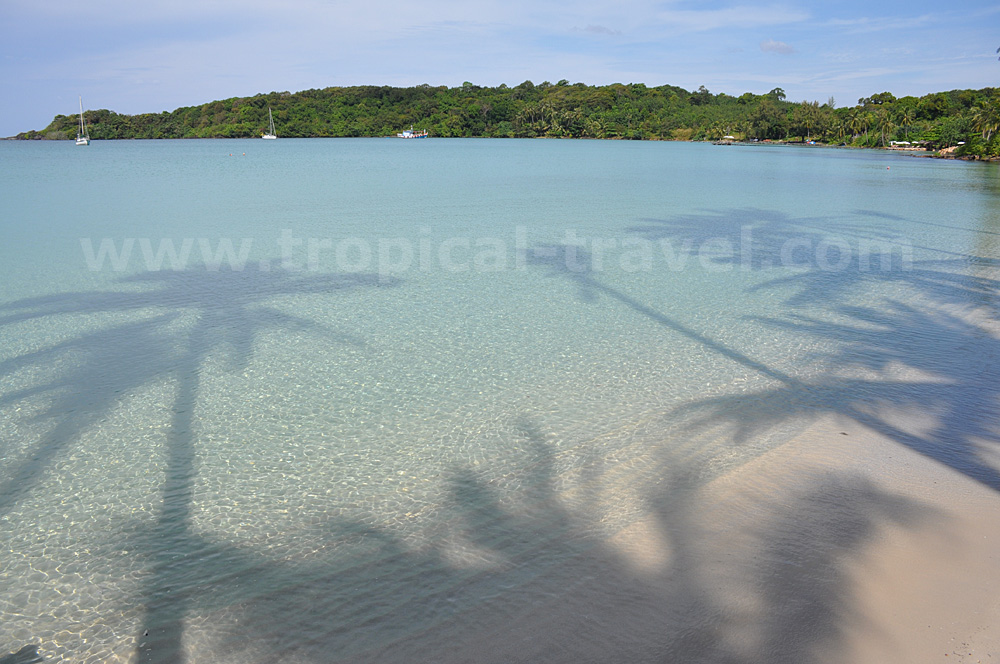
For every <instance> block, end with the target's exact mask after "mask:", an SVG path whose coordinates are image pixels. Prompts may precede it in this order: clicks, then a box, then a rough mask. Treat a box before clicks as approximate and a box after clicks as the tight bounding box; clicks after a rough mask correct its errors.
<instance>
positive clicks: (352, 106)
mask: <svg viewBox="0 0 1000 664" xmlns="http://www.w3.org/2000/svg"><path fill="white" fill-rule="evenodd" d="M268 108H271V109H272V112H273V113H274V121H275V125H276V126H277V133H278V135H279V136H280V137H282V138H296V137H351V136H391V135H394V134H395V133H396V132H397V131H400V130H401V129H405V128H409V127H410V126H413V127H414V128H415V129H418V130H420V129H426V130H428V131H429V132H430V135H431V136H436V137H508V138H535V137H550V138H604V139H632V140H718V139H722V138H724V137H732V138H733V139H735V140H777V141H792V142H799V141H816V142H819V143H831V144H843V145H852V146H861V147H885V146H888V145H890V144H891V143H892V142H893V141H897V142H899V141H908V142H911V143H916V142H920V143H923V144H926V145H927V146H928V147H931V148H944V147H949V146H956V145H959V146H960V149H959V152H960V153H965V154H968V155H978V156H983V157H995V156H997V155H1000V89H998V88H984V89H982V90H952V91H950V92H937V93H933V94H928V95H924V96H923V97H900V98H896V97H895V96H893V95H892V94H891V93H889V92H881V93H877V94H873V95H872V96H871V97H866V98H863V99H859V100H858V103H857V104H856V105H854V106H847V107H842V108H837V107H836V104H835V102H834V100H833V99H830V100H828V101H827V102H826V103H824V104H820V103H819V102H816V101H814V102H807V101H804V102H790V101H788V100H786V98H785V93H784V91H783V90H782V89H781V88H775V89H774V90H772V91H771V92H769V93H767V94H764V95H757V94H752V93H749V92H748V93H745V94H742V95H740V96H739V97H734V96H731V95H727V94H724V93H720V94H713V93H711V92H709V91H708V90H706V89H705V87H704V86H702V87H700V88H698V90H695V91H693V92H689V91H687V90H684V89H683V88H679V87H675V86H670V85H664V86H659V87H647V86H645V85H643V84H641V83H630V84H627V85H626V84H620V83H616V84H613V85H604V86H589V85H585V84H583V83H574V84H571V83H569V82H568V81H566V80H562V81H559V82H558V83H549V82H547V81H546V82H544V83H540V84H537V85H536V84H534V83H532V82H531V81H525V82H523V83H521V84H520V85H517V86H514V87H508V86H506V85H500V86H499V87H492V88H491V87H480V86H478V85H473V84H472V83H468V82H467V83H464V84H463V85H462V86H460V87H454V88H449V87H445V86H439V87H433V86H430V85H419V86H416V87H409V88H398V87H388V86H382V87H378V86H355V87H330V88H324V89H322V90H303V91H301V92H296V93H289V92H272V93H269V94H259V95H256V96H254V97H236V98H232V99H223V100H220V101H213V102H209V103H206V104H202V105H201V106H189V107H184V108H178V109H177V110H175V111H171V112H166V111H164V112H163V113H158V114H155V113H146V114H140V115H122V114H118V113H115V112H114V111H109V110H92V111H86V112H85V114H84V116H85V119H86V122H87V125H88V128H89V131H90V136H91V138H93V139H97V140H106V139H137V138H143V139H157V138H245V137H257V136H260V135H261V134H262V133H263V132H264V131H265V130H266V128H267V117H268V114H267V111H268ZM77 123H78V116H77V115H57V116H56V117H55V118H54V119H53V121H52V122H51V123H50V124H49V126H48V127H46V128H45V129H42V130H40V131H29V132H25V133H23V134H19V135H18V136H17V138H20V139H68V138H73V137H75V135H76V129H77Z"/></svg>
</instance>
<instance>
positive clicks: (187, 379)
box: [0, 269, 399, 662]
mask: <svg viewBox="0 0 1000 664" xmlns="http://www.w3.org/2000/svg"><path fill="white" fill-rule="evenodd" d="M120 283H122V284H123V285H125V286H126V287H130V286H136V285H137V286H139V287H140V288H141V290H138V291H134V290H133V291H125V290H123V291H100V292H90V293H88V292H82V293H63V294H56V295H50V296H45V297H39V298H30V299H24V300H20V301H16V302H13V303H9V304H6V305H4V306H3V307H2V308H0V312H2V314H0V315H2V317H0V325H12V324H17V323H20V322H24V321H31V320H37V319H48V320H53V319H56V318H57V317H59V316H65V315H76V314H85V315H103V314H106V315H111V316H115V317H117V316H120V315H123V314H130V315H135V316H142V315H144V314H147V312H149V313H153V316H152V317H147V318H143V319H141V320H140V321H139V322H134V323H124V324H116V325H112V326H110V327H107V328H105V329H102V330H100V331H97V332H93V333H88V334H84V335H81V336H79V337H77V338H74V339H71V340H69V341H66V342H63V343H59V344H55V345H53V346H51V347H48V348H45V349H42V350H38V351H33V352H31V353H26V354H23V355H21V356H17V357H14V358H11V359H8V360H6V361H5V362H4V363H3V364H2V365H0V371H2V372H4V373H8V372H29V371H32V370H40V368H41V367H44V366H46V365H51V364H55V365H57V366H58V365H60V364H62V365H66V364H68V365H69V366H68V367H67V368H65V369H62V370H61V371H57V372H56V377H55V378H53V379H51V380H48V381H46V382H44V383H37V384H34V385H30V386H29V387H24V388H22V389H19V390H14V391H11V392H8V393H6V394H3V395H0V404H4V405H10V404H15V403H34V402H37V401H39V400H48V401H49V407H48V408H47V409H46V410H44V411H43V412H41V413H40V414H39V415H37V416H35V418H34V419H35V420H36V421H39V422H40V421H42V420H54V421H55V424H54V425H53V426H52V427H51V428H50V430H49V431H48V432H47V433H46V434H44V435H42V436H41V440H40V442H39V443H38V444H37V445H36V446H35V447H34V449H32V450H29V451H28V452H27V453H25V454H23V455H22V460H21V461H20V462H19V463H16V464H14V465H13V466H12V467H11V468H10V469H9V470H6V471H5V473H4V479H3V482H2V484H0V510H2V511H7V510H9V509H10V508H11V507H12V506H13V505H14V504H16V503H17V502H19V501H20V500H21V499H22V498H23V497H24V496H26V495H27V494H28V493H30V492H31V490H32V489H33V488H34V487H35V486H36V485H37V484H38V483H39V481H40V480H41V479H42V478H43V477H44V474H45V472H46V470H47V468H48V467H49V466H50V465H51V463H52V461H53V460H54V459H55V458H56V457H57V456H58V455H59V454H60V453H62V452H63V451H65V450H66V449H67V448H69V447H70V446H71V445H72V444H73V443H74V442H75V441H77V440H78V439H79V438H80V436H81V435H82V434H83V433H84V432H85V431H86V430H87V429H88V428H89V427H91V426H92V425H93V424H95V423H96V422H98V421H100V420H102V419H104V418H105V417H107V416H108V415H109V414H110V413H111V411H112V410H113V409H114V408H115V407H116V406H117V405H118V403H119V402H120V401H121V399H123V398H124V397H126V396H128V395H130V394H133V393H135V392H136V391H137V390H139V389H141V388H143V387H146V386H149V385H151V384H153V383H154V382H157V381H162V380H164V379H167V380H172V381H174V382H175V384H176V392H175V396H174V400H173V407H172V420H171V422H170V426H169V429H168V433H167V440H166V450H165V456H166V460H167V463H166V470H165V477H164V484H163V487H162V496H163V501H162V508H161V511H160V514H159V516H158V518H157V523H156V525H155V527H154V528H153V530H154V531H155V533H156V535H155V537H150V538H146V540H145V543H146V544H147V545H149V546H150V551H151V553H150V555H151V559H152V561H153V562H152V568H153V571H152V573H151V574H150V576H149V580H148V584H147V587H146V589H145V599H144V606H145V609H146V617H145V620H144V624H143V628H142V631H141V633H142V634H143V635H144V636H143V638H144V639H145V642H144V643H146V645H145V646H142V647H140V648H139V650H138V651H137V657H138V658H139V659H148V658H149V655H150V653H151V652H152V650H151V647H152V645H151V644H155V647H156V659H157V660H158V661H164V662H167V661H169V662H183V661H184V656H183V651H182V637H183V624H184V619H185V617H186V615H187V613H188V605H189V600H190V598H188V597H185V596H183V595H180V594H177V593H173V592H171V590H170V587H171V585H172V584H173V581H172V579H174V572H173V571H172V565H173V564H174V563H175V562H176V560H177V557H178V556H179V555H180V556H183V555H186V554H185V552H188V551H189V550H190V549H191V546H192V544H191V540H192V539H196V538H193V534H192V533H191V531H190V510H191V501H192V490H193V482H194V479H195V475H196V470H195V467H194V459H195V456H196V440H195V435H194V431H195V421H194V411H195V407H196V404H197V402H198V400H199V398H200V396H201V395H200V391H201V389H200V372H201V370H202V368H203V365H204V362H205V361H206V359H208V358H209V357H211V356H214V355H217V354H219V353H224V354H225V356H226V357H227V358H228V364H229V366H230V367H231V368H232V369H240V368H242V367H244V366H246V364H247V363H248V361H249V360H250V358H251V356H252V353H253V344H254V341H255V339H256V338H257V337H258V336H259V335H261V334H262V333H264V332H266V331H270V330H287V329H292V330H300V331H303V332H306V333H309V334H312V335H317V336H319V337H320V338H322V339H324V340H325V341H327V342H330V343H338V344H344V343H347V344H355V345H360V344H362V342H361V341H360V340H358V339H357V338H355V337H353V336H352V335H349V334H345V333H342V332H339V331H336V330H333V329H330V328H329V327H327V326H326V325H322V324H319V323H316V322H314V321H311V320H309V319H305V318H302V317H299V316H295V315H291V314H288V313H285V312H283V311H281V310H279V309H277V308H274V307H272V306H269V305H268V300H270V299H272V298H276V297H280V296H303V295H329V294H336V293H339V292H347V291H351V290H357V289H362V288H365V289H367V288H375V287H391V286H395V285H398V283H399V282H398V280H386V279H384V278H380V277H379V276H377V275H370V274H302V273H291V272H287V271H283V270H260V269H246V270H220V271H211V270H197V269H193V270H184V271H164V272H151V273H145V274H139V275H135V276H132V277H126V278H124V279H121V280H120ZM3 314H5V315H3ZM182 319H186V321H187V322H188V324H187V325H186V326H184V325H175V324H173V323H175V322H178V321H182ZM195 548H198V547H195Z"/></svg>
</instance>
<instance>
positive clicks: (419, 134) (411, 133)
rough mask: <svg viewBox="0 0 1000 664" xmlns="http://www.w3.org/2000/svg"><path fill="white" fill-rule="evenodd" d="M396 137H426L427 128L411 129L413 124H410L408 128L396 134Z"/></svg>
mask: <svg viewBox="0 0 1000 664" xmlns="http://www.w3.org/2000/svg"><path fill="white" fill-rule="evenodd" d="M396 138H427V130H426V129H421V130H420V131H413V125H410V128H409V129H404V130H403V131H401V132H399V133H398V134H396Z"/></svg>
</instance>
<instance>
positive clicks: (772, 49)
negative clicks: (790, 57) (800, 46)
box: [760, 39, 795, 55]
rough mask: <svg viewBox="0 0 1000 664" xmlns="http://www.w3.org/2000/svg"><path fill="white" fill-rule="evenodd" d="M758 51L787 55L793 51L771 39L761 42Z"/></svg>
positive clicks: (780, 42)
mask: <svg viewBox="0 0 1000 664" xmlns="http://www.w3.org/2000/svg"><path fill="white" fill-rule="evenodd" d="M760 50H762V51H764V52H765V53H781V54H784V55H787V54H789V53H794V52H795V49H794V48H792V47H791V46H789V45H788V44H786V43H785V42H782V41H775V40H773V39H768V40H767V41H762V42H761V43H760Z"/></svg>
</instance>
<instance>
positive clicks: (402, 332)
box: [0, 137, 1000, 664]
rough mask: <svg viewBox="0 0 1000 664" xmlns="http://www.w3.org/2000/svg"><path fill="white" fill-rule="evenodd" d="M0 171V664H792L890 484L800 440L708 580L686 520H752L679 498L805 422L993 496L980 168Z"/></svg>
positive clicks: (680, 158) (513, 151)
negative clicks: (805, 460) (814, 464)
mask: <svg viewBox="0 0 1000 664" xmlns="http://www.w3.org/2000/svg"><path fill="white" fill-rule="evenodd" d="M0 173H2V177H0V238H2V243H0V588H2V591H0V660H2V661H4V662H6V661H8V660H6V659H4V655H5V653H20V654H19V655H16V656H17V657H20V659H11V660H9V661H12V662H21V661H25V662H26V661H45V662H87V663H96V662H162V663H164V664H166V663H171V664H173V663H180V662H188V663H192V664H194V663H200V662H212V663H213V664H218V663H223V662H240V663H242V664H248V663H257V662H260V663H265V662H267V663H275V662H282V663H285V662H287V663H292V662H295V663H299V662H514V661H519V662H615V661H630V662H643V661H650V662H652V661H754V660H753V657H752V656H751V655H753V654H754V653H757V654H767V653H774V652H781V653H783V655H782V656H783V657H790V658H791V659H781V658H779V659H776V660H772V661H810V660H809V658H808V657H807V656H806V653H807V651H808V649H809V648H812V647H813V646H815V645H816V642H814V641H811V640H810V639H812V636H809V634H815V633H818V634H819V636H818V637H817V638H820V637H822V638H826V637H829V636H830V633H829V631H823V629H827V630H828V629H829V627H828V625H829V624H830V623H831V622H836V620H838V619H841V618H842V617H843V615H844V614H845V613H846V611H845V610H843V606H845V605H846V603H848V598H845V597H843V596H842V595H841V594H838V593H843V592H847V590H846V589H845V588H844V587H843V586H845V585H846V584H842V583H840V581H839V580H840V579H842V578H843V577H842V573H841V572H839V571H838V565H839V561H841V560H842V559H843V558H844V556H845V555H846V554H845V550H847V549H849V548H850V547H852V546H857V547H860V546H862V545H863V544H862V541H861V540H863V539H864V538H863V537H862V536H861V535H859V533H863V532H867V531H866V530H865V528H866V527H870V526H871V523H872V522H873V521H874V520H876V519H878V518H882V517H880V516H879V515H880V514H884V513H885V510H882V511H880V510H879V509H876V506H873V505H872V503H873V502H878V505H881V506H883V507H884V506H885V505H888V504H890V503H891V501H890V500H889V498H886V497H882V498H878V500H877V501H876V498H875V497H873V496H874V493H873V491H872V490H870V487H868V488H866V486H867V485H864V484H863V481H862V480H860V479H858V478H856V477H844V476H843V473H839V471H838V468H840V466H841V464H842V461H843V459H842V458H840V457H839V456H838V454H836V453H835V452H834V451H833V450H830V451H829V453H828V454H827V456H825V457H824V454H826V452H825V451H824V449H823V448H822V446H821V445H820V444H819V443H817V445H819V447H817V448H816V449H815V450H814V453H815V454H816V455H818V457H819V458H821V459H825V462H824V463H825V469H824V471H823V473H821V474H817V475H813V476H810V477H808V478H801V479H802V481H803V484H804V486H803V487H801V491H802V492H803V493H801V495H802V496H804V497H803V499H802V500H800V501H792V500H789V501H787V504H782V505H779V506H777V507H775V506H772V507H775V509H779V508H780V510H782V513H783V514H784V515H785V516H787V518H784V519H772V520H770V521H768V523H767V524H764V525H760V530H759V531H757V532H758V535H759V538H758V539H759V541H760V542H761V543H762V544H761V546H760V547H759V548H758V549H756V550H755V553H753V555H748V556H745V557H744V558H743V559H741V560H740V561H739V564H740V565H743V566H744V572H745V573H743V574H740V575H735V574H723V573H716V572H717V571H718V570H719V569H722V567H725V566H726V565H730V567H731V565H732V564H734V561H732V560H730V558H731V557H732V556H734V555H736V554H735V553H734V550H733V549H728V548H726V547H724V546H721V545H711V546H710V545H705V544H704V541H707V540H704V537H703V536H704V534H705V532H706V531H707V530H711V529H712V528H713V527H714V526H713V524H714V523H716V522H717V521H718V520H719V519H721V520H722V521H725V522H727V523H731V522H733V521H737V522H741V521H746V522H747V523H753V522H754V518H755V516H756V515H758V513H759V509H758V507H759V506H758V504H757V503H756V502H754V501H752V500H750V499H749V498H747V499H745V500H744V499H741V498H739V495H738V493H737V494H736V496H735V497H734V498H733V499H732V500H730V501H729V502H727V503H725V506H724V507H718V506H716V507H714V508H713V509H712V510H702V509H700V504H699V496H700V495H702V492H703V491H704V490H705V488H706V487H710V486H718V485H719V484H720V483H725V482H734V481H736V480H735V479H734V478H738V480H739V482H741V483H743V484H742V485H749V486H753V487H754V491H755V493H754V495H757V496H759V495H769V494H770V493H772V492H777V491H778V490H779V489H781V488H782V487H775V486H770V485H769V484H768V483H769V482H772V480H771V479H770V478H769V477H764V476H757V475H755V474H754V473H755V471H754V470H753V468H755V461H757V460H759V459H761V458H764V457H766V456H767V455H773V454H778V453H780V451H781V448H782V446H784V445H786V444H788V443H789V441H794V440H800V441H801V440H802V436H804V435H807V434H808V432H809V431H810V430H811V427H814V426H815V425H816V423H817V422H819V421H822V418H824V417H831V416H832V417H836V418H840V419H841V420H844V421H853V422H855V423H857V424H858V425H859V426H861V427H864V428H865V429H866V430H870V431H873V432H876V433H878V434H879V435H880V436H882V437H884V438H886V439H888V440H889V441H891V443H892V444H893V445H895V446H897V447H898V449H899V450H900V452H901V453H902V452H904V451H905V452H906V453H907V454H910V453H912V454H916V455H919V457H920V458H924V459H928V460H930V462H932V463H933V464H935V465H936V466H937V467H940V468H941V472H942V474H943V476H944V475H946V474H955V473H957V474H958V475H959V476H961V477H962V478H965V479H967V480H969V481H971V482H974V483H976V484H978V485H982V486H985V487H987V488H990V489H992V490H1000V453H998V449H1000V447H998V446H1000V412H998V404H1000V381H998V380H997V378H996V377H997V376H998V375H1000V332H998V329H1000V326H998V321H1000V310H998V307H1000V270H998V267H1000V169H998V167H997V166H996V165H995V164H984V163H974V162H963V161H954V160H939V159H931V158H923V157H919V156H915V155H914V154H913V153H904V152H898V151H888V150H852V149H833V148H824V147H813V146H794V147H793V146H774V145H727V146H716V145H710V144H705V143H675V142H632V141H585V140H513V139H512V140H503V139H441V138H434V137H430V138H428V139H426V140H409V141H404V140H397V139H393V138H385V139H279V140H276V141H261V140H259V139H257V140H173V141H93V142H92V143H91V144H90V145H89V146H85V147H83V146H75V145H73V143H72V142H71V141H59V142H55V141H53V142H47V141H36V142H22V141H0ZM914 411H919V412H920V413H922V414H923V417H924V420H922V421H921V422H920V423H919V426H917V425H916V424H914V425H912V426H911V425H910V424H908V423H907V422H908V420H907V419H906V416H903V415H900V413H904V414H905V413H908V412H914ZM845 435H846V434H845ZM807 442H808V441H807ZM865 463H868V460H865ZM870 464H871V465H872V466H873V467H877V468H887V467H888V468H891V467H892V464H893V461H892V460H891V459H886V458H884V457H878V458H875V457H873V458H872V459H871V460H870ZM898 472H903V471H898ZM949 476H950V475H949ZM817 496H819V497H818V498H817ZM859 496H862V497H864V500H867V501H868V502H867V503H864V504H862V503H860V502H859V501H862V498H859ZM852 497H853V498H852ZM811 498H814V499H811ZM848 499H850V500H848ZM845 500H846V501H847V502H849V503H850V509H849V510H848V511H849V514H847V513H846V512H845V510H847V509H848V508H846V507H844V504H845ZM852 501H853V502H852ZM887 509H888V508H887ZM719 510H723V511H726V514H724V515H721V516H720V514H719ZM890 512H891V510H890ZM845 514H847V516H845ZM831 515H833V516H831ZM885 518H889V517H885ZM824 519H826V521H824ZM718 522H721V521H718ZM803 522H809V523H811V524H812V526H811V527H809V528H803V527H797V526H795V527H793V526H792V525H790V524H802V523H803ZM817 523H826V524H827V525H829V526H830V528H829V529H823V530H822V531H821V532H820V533H819V534H817V529H816V527H815V525H816V524H817ZM637 524H644V525H643V526H642V531H643V532H645V533H647V535H648V534H649V533H654V534H655V535H656V536H655V537H654V538H653V539H652V540H651V541H652V542H653V543H652V544H650V545H647V546H646V547H645V549H644V553H642V552H640V553H638V554H636V552H635V551H632V552H630V551H629V550H627V549H623V548H622V547H620V546H617V544H616V543H620V542H621V541H622V537H623V535H622V534H623V533H626V534H627V533H631V532H635V528H636V527H637ZM755 527H756V526H755ZM831 532H832V533H837V535H836V536H830V534H829V533H831ZM647 539H648V537H647ZM724 539H725V538H721V539H720V538H716V539H714V540H712V541H713V542H716V541H724ZM647 544H648V543H647ZM740 551H741V552H743V553H745V552H746V551H745V550H744V549H740ZM644 556H645V557H644ZM727 569H728V568H727ZM803 607H804V608H803ZM810 611H812V613H810ZM760 616H770V618H767V619H765V618H760ZM775 616H779V617H783V618H782V619H781V620H776V619H774V617H775ZM799 618H802V619H805V620H814V621H815V624H814V625H813V626H814V627H815V626H817V625H820V624H822V625H827V627H826V628H822V629H819V630H818V632H816V630H814V631H813V632H810V631H809V629H808V625H807V626H805V627H802V628H801V629H799V631H796V632H795V634H792V635H789V634H787V633H784V632H783V631H782V630H787V629H789V625H791V624H794V623H795V621H796V620H797V619H799ZM748 625H749V626H750V627H748ZM753 626H757V627H758V628H759V629H757V628H754V627H753ZM769 649H770V650H769ZM737 652H738V653H742V655H741V656H743V655H746V654H747V653H750V655H746V658H745V659H739V658H738V657H736V655H734V653H737ZM679 653H680V654H679ZM727 657H728V659H727ZM796 657H797V659H796ZM756 661H761V660H756Z"/></svg>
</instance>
